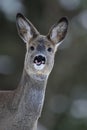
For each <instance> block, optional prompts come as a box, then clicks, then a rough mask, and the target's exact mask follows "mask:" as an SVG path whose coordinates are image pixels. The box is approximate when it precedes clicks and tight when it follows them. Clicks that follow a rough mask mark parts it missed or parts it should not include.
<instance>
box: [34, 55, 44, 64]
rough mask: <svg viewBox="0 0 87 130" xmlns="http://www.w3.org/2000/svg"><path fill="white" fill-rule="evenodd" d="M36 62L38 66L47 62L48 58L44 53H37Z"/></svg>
mask: <svg viewBox="0 0 87 130" xmlns="http://www.w3.org/2000/svg"><path fill="white" fill-rule="evenodd" d="M34 63H35V64H36V65H37V66H40V65H41V64H45V63H46V58H45V56H43V55H37V56H35V58H34Z"/></svg>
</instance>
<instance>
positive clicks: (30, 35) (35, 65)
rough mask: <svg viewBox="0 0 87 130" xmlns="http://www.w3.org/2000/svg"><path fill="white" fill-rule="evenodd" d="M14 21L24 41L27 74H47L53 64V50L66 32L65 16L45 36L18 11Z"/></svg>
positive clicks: (54, 50) (66, 22) (66, 21)
mask: <svg viewBox="0 0 87 130" xmlns="http://www.w3.org/2000/svg"><path fill="white" fill-rule="evenodd" d="M16 23H17V30H18V34H19V36H20V37H21V39H22V40H23V41H24V42H25V43H26V50H27V51H26V56H25V63H24V69H25V70H26V72H27V74H29V75H30V76H33V77H34V76H36V77H38V76H48V75H49V74H50V72H51V70H52V68H53V65H54V57H55V52H56V50H57V48H58V46H59V45H60V44H61V43H62V41H63V40H64V38H65V36H66V33H67V29H68V20H67V18H66V17H62V18H61V19H60V20H59V21H58V22H57V23H56V24H54V25H53V26H52V27H51V29H50V31H49V33H48V34H47V35H46V36H43V35H41V34H40V33H39V32H38V31H37V29H36V28H35V27H34V26H33V25H32V23H31V22H30V21H28V19H27V18H26V17H24V16H23V15H22V14H20V13H18V14H17V17H16Z"/></svg>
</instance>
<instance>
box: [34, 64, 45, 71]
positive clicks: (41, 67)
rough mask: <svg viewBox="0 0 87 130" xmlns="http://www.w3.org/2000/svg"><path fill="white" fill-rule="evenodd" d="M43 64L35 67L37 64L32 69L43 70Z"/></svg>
mask: <svg viewBox="0 0 87 130" xmlns="http://www.w3.org/2000/svg"><path fill="white" fill-rule="evenodd" d="M44 66H45V64H41V65H37V64H34V68H35V69H36V70H42V69H43V68H44Z"/></svg>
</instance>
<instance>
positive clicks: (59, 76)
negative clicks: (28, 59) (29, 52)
mask: <svg viewBox="0 0 87 130" xmlns="http://www.w3.org/2000/svg"><path fill="white" fill-rule="evenodd" d="M8 1H9V0H8ZM8 1H5V2H7V4H8ZM60 1H61V0H60ZM60 1H59V0H20V2H21V3H22V5H23V6H24V10H21V11H20V12H24V14H25V16H26V17H27V18H28V19H29V20H30V21H31V22H32V23H33V24H34V26H35V27H36V28H37V29H38V30H39V31H40V32H41V34H44V35H46V34H47V33H48V30H49V29H50V27H51V25H53V24H54V23H55V22H56V21H57V20H58V19H59V18H60V17H62V16H67V17H68V19H69V30H68V34H67V37H66V38H65V41H64V42H63V43H62V45H60V47H59V48H58V51H57V54H56V58H55V66H54V68H53V71H52V73H51V75H50V77H49V80H48V85H47V90H46V97H45V104H44V108H43V112H42V116H41V118H40V120H39V122H40V124H41V127H43V128H41V129H40V130H45V129H46V130H87V1H86V0H74V1H75V2H76V1H77V2H79V4H78V6H77V7H75V5H76V4H75V2H74V5H73V3H72V4H71V5H69V3H70V1H71V2H72V1H73V0H70V1H69V0H65V3H67V7H66V8H65V7H64V6H63V5H62V4H60ZM62 1H64V0H62ZM15 2H16V1H15ZM5 4H6V3H5ZM11 6H12V7H14V4H12V5H11ZM74 7H75V8H74ZM2 8H3V7H2ZM9 8H10V7H9ZM16 12H17V11H16ZM14 14H15V15H13V20H10V17H11V16H10V14H9V15H8V16H7V15H6V14H5V13H4V11H3V10H0V89H1V90H4V89H5V90H8V89H15V88H16V87H17V85H18V83H19V81H20V78H21V74H22V70H23V62H24V55H25V51H26V48H25V44H24V43H23V42H22V40H21V39H20V38H19V36H18V34H17V30H16V23H15V16H16V13H14Z"/></svg>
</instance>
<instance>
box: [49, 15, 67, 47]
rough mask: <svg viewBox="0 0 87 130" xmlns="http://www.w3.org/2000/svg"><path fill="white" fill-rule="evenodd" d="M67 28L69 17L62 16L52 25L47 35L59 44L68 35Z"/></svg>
mask: <svg viewBox="0 0 87 130" xmlns="http://www.w3.org/2000/svg"><path fill="white" fill-rule="evenodd" d="M67 29H68V19H67V18H66V17H62V18H61V19H60V20H59V21H58V22H57V23H56V24H54V25H53V26H52V28H51V29H50V31H49V33H48V36H47V37H48V39H50V40H51V41H53V42H54V43H56V45H57V46H59V45H60V43H62V41H63V39H64V38H65V36H66V33H67Z"/></svg>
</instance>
